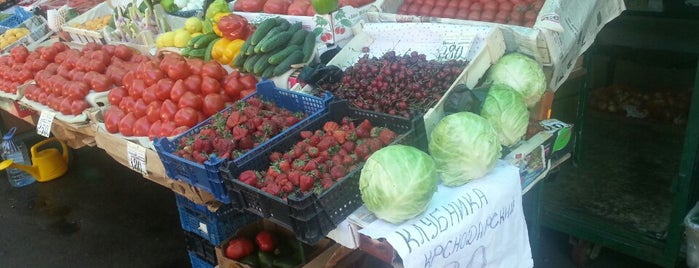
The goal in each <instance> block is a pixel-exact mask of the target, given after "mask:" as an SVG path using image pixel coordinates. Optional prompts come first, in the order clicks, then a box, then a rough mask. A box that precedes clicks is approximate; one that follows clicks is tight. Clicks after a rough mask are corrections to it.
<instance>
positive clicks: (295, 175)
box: [287, 170, 301, 186]
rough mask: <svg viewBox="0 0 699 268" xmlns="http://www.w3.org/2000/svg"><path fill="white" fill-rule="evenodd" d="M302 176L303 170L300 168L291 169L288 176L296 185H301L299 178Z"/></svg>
mask: <svg viewBox="0 0 699 268" xmlns="http://www.w3.org/2000/svg"><path fill="white" fill-rule="evenodd" d="M300 177H301V172H300V171H298V170H292V171H289V175H288V176H287V178H288V179H289V181H290V182H291V184H293V185H294V186H298V185H299V178H300Z"/></svg>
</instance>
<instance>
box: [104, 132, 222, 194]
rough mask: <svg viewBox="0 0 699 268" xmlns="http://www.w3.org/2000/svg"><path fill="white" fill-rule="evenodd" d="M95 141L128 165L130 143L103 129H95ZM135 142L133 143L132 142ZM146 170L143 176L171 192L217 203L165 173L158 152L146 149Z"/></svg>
mask: <svg viewBox="0 0 699 268" xmlns="http://www.w3.org/2000/svg"><path fill="white" fill-rule="evenodd" d="M95 142H96V145H97V147H99V148H101V149H103V150H105V151H106V152H107V154H109V155H110V156H111V157H112V158H114V160H116V161H117V162H118V163H119V164H122V165H124V166H127V167H128V166H129V160H128V153H127V146H128V143H132V142H130V141H127V140H125V139H122V138H120V137H117V136H115V135H112V134H110V133H108V132H105V131H96V133H95ZM134 144H135V143H134ZM146 170H147V171H148V174H147V175H145V176H144V178H146V179H148V180H150V181H153V182H155V183H157V184H160V185H162V186H165V187H167V188H169V189H171V190H172V191H173V192H175V193H177V194H179V195H182V196H184V197H186V198H187V199H189V200H191V201H193V202H195V203H197V204H206V205H210V204H213V206H215V204H218V201H216V199H215V198H214V197H213V195H211V194H210V193H209V192H206V191H204V190H200V189H198V188H196V187H194V186H192V185H189V184H187V183H185V182H182V181H176V180H173V179H171V178H169V177H168V176H167V175H166V174H165V168H164V167H163V163H162V162H161V161H160V157H159V156H158V153H156V152H155V151H153V150H150V149H146Z"/></svg>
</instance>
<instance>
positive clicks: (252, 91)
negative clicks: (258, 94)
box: [240, 89, 255, 99]
mask: <svg viewBox="0 0 699 268" xmlns="http://www.w3.org/2000/svg"><path fill="white" fill-rule="evenodd" d="M252 93H255V90H254V89H246V90H243V91H240V98H241V99H242V98H245V97H247V96H249V95H251V94H252Z"/></svg>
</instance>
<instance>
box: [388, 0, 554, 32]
mask: <svg viewBox="0 0 699 268" xmlns="http://www.w3.org/2000/svg"><path fill="white" fill-rule="evenodd" d="M543 5H544V0H499V1H494V0H405V1H404V2H403V3H402V4H401V5H400V6H399V7H398V11H397V13H398V14H405V15H417V16H430V17H441V18H452V19H462V20H478V21H487V22H495V23H503V24H512V25H520V26H525V27H532V26H533V25H534V22H536V17H537V16H538V14H539V10H541V7H542V6H543Z"/></svg>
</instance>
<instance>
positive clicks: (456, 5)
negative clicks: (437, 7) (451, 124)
mask: <svg viewBox="0 0 699 268" xmlns="http://www.w3.org/2000/svg"><path fill="white" fill-rule="evenodd" d="M459 3H461V2H460V1H456V0H451V1H449V2H447V6H446V7H447V9H453V10H454V13H456V10H457V9H459ZM447 9H444V11H447Z"/></svg>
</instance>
